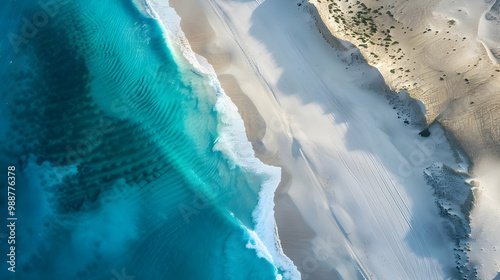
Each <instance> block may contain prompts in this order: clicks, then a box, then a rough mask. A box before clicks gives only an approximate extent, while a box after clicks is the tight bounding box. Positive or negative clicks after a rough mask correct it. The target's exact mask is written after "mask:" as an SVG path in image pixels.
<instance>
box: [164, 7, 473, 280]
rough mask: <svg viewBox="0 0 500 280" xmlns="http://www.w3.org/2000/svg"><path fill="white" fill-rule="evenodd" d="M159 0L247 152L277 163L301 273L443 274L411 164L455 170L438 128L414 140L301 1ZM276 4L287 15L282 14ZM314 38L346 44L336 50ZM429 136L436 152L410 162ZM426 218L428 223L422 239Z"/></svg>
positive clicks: (285, 232) (434, 224) (431, 218)
mask: <svg viewBox="0 0 500 280" xmlns="http://www.w3.org/2000/svg"><path fill="white" fill-rule="evenodd" d="M170 5H171V6H172V7H173V8H174V9H175V10H176V12H177V13H178V14H179V16H180V17H181V28H182V30H183V31H184V33H185V35H186V37H187V39H188V41H189V43H190V44H191V47H192V49H193V50H194V51H195V52H196V53H198V54H200V55H202V56H204V57H205V58H207V60H208V61H209V62H210V63H211V64H212V65H213V66H214V69H215V71H216V73H217V76H218V78H219V80H220V82H221V85H222V87H223V89H224V91H225V92H226V94H227V95H228V96H229V97H230V98H231V100H232V101H233V102H234V103H235V105H236V106H237V107H238V110H239V113H240V115H241V116H242V119H243V120H244V123H245V128H246V133H247V136H248V138H249V140H250V141H251V143H252V145H253V147H254V150H255V153H256V156H257V157H258V158H259V159H260V160H261V161H263V162H264V163H266V164H269V165H275V166H280V167H282V170H283V176H282V181H281V183H280V186H279V188H278V190H277V191H276V195H275V204H276V206H275V219H276V222H277V226H278V230H279V237H280V240H281V245H282V247H283V250H284V252H285V254H286V255H287V256H288V257H290V259H292V261H293V262H294V264H295V265H296V266H297V267H298V269H299V271H300V272H301V273H302V276H303V278H309V279H340V278H347V279H351V278H356V277H361V275H363V277H368V278H371V277H370V275H376V276H377V277H378V278H382V279H384V275H385V276H386V277H388V276H387V275H386V274H385V273H389V271H393V273H394V274H391V277H400V278H406V279H416V278H415V277H416V275H418V276H419V277H424V278H425V277H429V278H439V277H444V275H453V273H454V272H450V271H452V270H453V269H455V268H454V267H455V265H456V264H455V263H454V262H453V258H454V256H452V255H451V252H450V250H449V247H448V246H449V245H448V243H446V242H447V241H444V239H445V237H444V235H445V234H444V232H441V231H440V230H438V229H437V228H440V227H441V225H440V223H441V222H440V221H439V219H437V209H436V207H435V204H434V202H433V199H434V198H433V196H432V191H431V190H430V189H422V188H421V186H423V185H424V186H425V185H426V183H425V181H424V178H423V176H422V175H421V174H422V170H423V169H424V168H425V167H426V166H428V165H430V164H433V163H435V161H438V162H441V163H446V164H448V165H449V166H452V167H453V168H457V169H460V168H463V163H457V162H456V158H455V157H454V156H455V155H456V154H457V151H453V152H449V151H447V149H448V148H447V145H448V144H445V145H444V146H443V145H442V143H438V142H439V139H437V138H436V137H438V138H439V134H440V133H442V132H440V130H439V128H436V127H434V128H433V135H436V136H432V137H430V139H425V140H420V139H419V138H416V139H415V138H414V137H419V136H418V132H419V129H418V128H411V127H407V126H406V124H404V123H403V122H402V120H398V118H399V117H397V116H396V113H395V112H394V111H391V110H392V107H393V106H392V105H389V104H387V100H385V99H384V98H383V97H382V96H384V95H386V94H387V92H388V88H387V86H385V84H384V81H383V79H382V77H381V76H380V74H379V73H378V71H375V70H374V69H373V68H370V67H368V66H367V65H364V64H363V63H359V62H357V61H356V59H355V58H353V57H355V56H356V52H355V51H352V50H347V49H346V48H345V46H344V45H343V44H342V43H340V41H338V40H337V39H336V38H335V37H333V36H331V34H328V33H326V30H325V29H326V28H327V27H326V26H322V25H321V24H319V25H318V22H317V21H316V22H315V21H314V18H311V16H310V15H309V12H308V11H307V10H306V9H307V8H304V7H298V6H297V5H296V4H295V3H288V2H286V1H279V0H275V1H256V2H249V3H231V2H229V1H222V0H220V1H219V0H213V1H212V0H211V1H197V0H170ZM228 11H230V12H229V13H228ZM277 11H280V13H281V11H283V14H286V15H283V17H284V18H282V19H281V21H280V19H279V18H275V17H279V16H281V14H280V13H277ZM287 18H298V19H299V20H298V22H297V23H295V22H293V23H292V22H288V21H287ZM266 21H269V23H267V24H264V23H263V22H266ZM273 21H274V23H271V22H273ZM277 24H278V25H279V24H284V25H287V24H288V25H290V26H289V27H285V26H283V28H279V27H275V26H276V25H277ZM294 24H295V25H294ZM287 28H288V29H287ZM317 28H318V29H320V31H322V32H323V36H322V35H320V34H319V32H318V31H317ZM268 29H269V30H268ZM322 29H323V30H322ZM276 30H279V32H280V33H276V32H277V31H276ZM273 32H274V33H273ZM281 33H282V34H281ZM274 37H276V38H274ZM295 37H297V38H295ZM322 37H323V38H322ZM325 40H326V42H328V43H329V44H330V45H337V46H338V47H340V49H346V50H347V51H346V52H345V53H343V52H335V51H333V50H332V48H331V46H330V45H328V44H327V43H326V42H325ZM291 57H293V58H294V59H295V60H296V61H290V58H291ZM344 68H345V69H344ZM382 72H383V71H382ZM345 93H349V94H345ZM404 106H406V105H403V107H404ZM379 107H380V108H379ZM394 108H395V107H394ZM398 115H399V113H398ZM429 115H432V112H431V113H429ZM442 138H443V139H444V137H442ZM369 139H384V140H383V141H379V143H377V144H371V143H370V141H367V140H369ZM423 143H425V144H423ZM434 143H436V144H437V146H439V147H440V148H439V149H443V151H439V153H434V154H432V156H431V155H430V154H429V155H427V156H428V157H429V158H426V159H423V161H422V162H418V163H415V162H413V160H412V158H413V157H414V155H415V153H416V152H419V153H420V151H421V149H422V148H421V147H422V146H426V145H428V146H429V145H430V146H432V145H434ZM443 147H444V148H443ZM424 153H425V151H424ZM451 154H453V155H451ZM395 159H398V160H397V162H395ZM407 161H409V163H410V165H411V166H412V168H413V169H414V171H412V172H411V173H410V174H408V175H407V174H402V171H401V167H402V165H407ZM408 176H409V177H408ZM387 197H392V198H391V199H388V198H387ZM401 205H404V207H401ZM421 209H426V211H424V213H420V212H421ZM409 217H411V221H409V219H410V218H409ZM410 225H411V227H410ZM428 227H431V228H436V230H434V232H433V233H432V234H431V236H427V235H429V234H430V233H429V232H428V231H427V228H428ZM422 236H424V239H422V238H423V237H422ZM375 240H377V241H375ZM384 246H385V247H384ZM448 254H450V255H448ZM387 265H388V266H387ZM409 267H411V269H408V268H409ZM394 275H396V276H394Z"/></svg>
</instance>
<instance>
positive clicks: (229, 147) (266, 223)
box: [144, 0, 300, 280]
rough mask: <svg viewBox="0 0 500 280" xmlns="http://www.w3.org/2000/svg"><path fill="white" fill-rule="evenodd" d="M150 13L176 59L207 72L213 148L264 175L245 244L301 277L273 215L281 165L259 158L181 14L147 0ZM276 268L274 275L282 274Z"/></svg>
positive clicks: (289, 274)
mask: <svg viewBox="0 0 500 280" xmlns="http://www.w3.org/2000/svg"><path fill="white" fill-rule="evenodd" d="M144 2H145V6H146V7H147V10H148V12H149V13H150V15H151V16H152V17H153V18H155V19H157V20H158V22H159V24H160V25H161V26H162V28H163V31H164V34H165V36H166V41H167V45H168V46H169V47H170V50H171V51H172V52H173V54H174V58H177V59H178V60H186V61H187V62H188V63H189V64H191V65H192V67H194V68H195V69H197V70H198V71H199V72H200V73H202V74H204V75H206V77H207V78H208V79H209V82H210V84H211V86H212V87H213V88H214V90H215V93H216V96H217V101H216V104H215V110H216V111H217V112H218V118H219V119H218V121H219V123H220V125H219V131H218V132H219V135H220V137H219V139H218V141H217V143H216V145H215V147H214V149H216V150H218V151H221V152H222V153H223V154H224V155H225V156H226V157H227V158H228V159H229V160H230V161H232V162H233V163H234V164H237V165H239V166H240V167H242V168H244V169H246V170H248V171H250V172H253V173H255V174H257V175H259V176H262V177H264V178H266V180H265V181H264V182H263V183H262V185H261V189H260V192H259V202H258V204H257V207H256V209H255V210H254V211H253V213H252V216H253V219H254V223H255V224H256V225H255V230H254V231H251V230H248V229H247V230H248V232H249V234H250V241H249V243H248V244H247V247H248V248H253V249H255V250H256V251H257V255H258V256H259V257H262V258H265V259H266V260H268V261H269V262H270V263H272V264H274V265H275V266H276V267H277V268H278V269H280V270H282V271H284V275H283V276H284V278H285V279H300V273H299V271H298V269H297V267H295V265H294V264H293V262H292V261H291V260H290V259H289V258H288V257H287V256H286V255H285V254H284V253H283V250H282V248H281V245H280V242H279V239H278V235H277V227H276V221H275V219H274V210H273V208H274V192H275V191H276V188H277V187H278V184H279V183H280V181H281V168H279V167H274V166H268V165H265V164H263V163H262V162H261V161H259V160H258V159H257V158H256V157H255V155H254V151H253V147H252V145H251V143H250V142H249V141H248V139H247V136H246V132H245V126H244V123H243V120H242V119H241V116H240V115H239V113H238V108H237V107H236V105H234V103H233V102H232V101H231V99H230V98H229V97H228V96H227V95H226V94H225V93H224V90H223V89H222V88H221V86H220V83H219V81H218V79H217V76H216V74H215V71H214V69H213V67H212V66H211V65H210V64H209V63H208V61H207V60H206V59H205V58H203V57H201V56H199V55H197V54H195V53H194V52H193V51H192V49H191V46H190V45H189V42H188V41H187V39H186V37H185V35H184V33H183V32H182V30H181V28H180V17H179V16H178V15H177V14H176V13H175V11H174V9H172V8H170V7H169V5H168V1H158V0H146V1H144ZM283 276H282V275H280V274H279V273H278V272H277V279H278V280H279V279H282V277H283Z"/></svg>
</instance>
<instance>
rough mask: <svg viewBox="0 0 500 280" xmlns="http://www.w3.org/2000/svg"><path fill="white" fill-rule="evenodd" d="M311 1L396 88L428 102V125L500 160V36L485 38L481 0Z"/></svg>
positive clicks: (472, 152) (475, 153)
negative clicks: (499, 55)
mask: <svg viewBox="0 0 500 280" xmlns="http://www.w3.org/2000/svg"><path fill="white" fill-rule="evenodd" d="M309 2H310V3H312V4H313V5H314V6H315V7H316V9H317V10H316V9H312V12H313V14H316V13H319V16H320V17H321V19H322V20H323V21H324V22H326V25H327V28H328V29H329V31H330V32H331V33H332V34H333V35H334V36H336V37H338V38H341V39H343V40H346V41H349V42H351V43H353V44H354V45H356V46H357V47H359V49H360V50H361V52H362V54H363V55H364V57H365V58H366V59H367V61H368V63H369V64H371V65H373V66H375V67H377V68H378V69H379V70H380V72H381V73H382V75H383V76H384V78H385V80H386V82H387V84H388V85H389V86H391V88H392V89H394V90H396V91H398V90H400V89H405V90H407V91H408V92H409V93H410V95H411V96H412V97H414V98H417V99H419V100H421V101H422V102H424V104H425V105H426V108H427V120H428V123H432V122H433V121H434V120H438V121H439V122H440V123H442V124H443V125H444V126H445V127H446V128H448V129H450V130H451V131H452V132H453V133H454V135H455V136H456V137H457V138H458V140H459V142H460V144H461V145H462V147H463V148H464V149H465V151H466V152H467V154H468V155H469V156H470V157H471V158H472V160H473V161H474V162H475V163H477V162H478V161H479V160H480V159H482V158H483V157H484V156H485V155H491V154H494V155H496V157H497V158H500V141H499V140H500V67H499V66H498V65H497V64H496V61H492V60H491V59H490V58H491V57H492V52H491V51H490V49H491V50H493V52H495V44H496V42H494V41H492V40H494V39H495V38H490V37H491V36H489V37H487V39H484V40H483V41H480V39H483V37H485V36H486V35H484V33H485V30H486V29H487V28H490V25H491V24H488V23H484V22H483V21H484V20H483V16H482V15H483V13H484V12H486V10H487V9H486V5H485V4H484V3H482V1H448V0H446V1H445V0H442V1H434V0H422V1H420V0H419V1H396V0H368V1H361V2H362V3H363V4H364V6H363V5H361V4H362V3H360V4H359V5H356V4H355V3H356V2H359V1H354V0H349V1H332V0H330V1H320V0H310V1H309ZM363 18H364V19H363ZM321 31H322V32H324V33H328V32H327V31H325V30H321ZM492 34H493V33H492ZM326 36H328V34H327V35H326ZM479 37H481V38H479ZM485 41H486V42H487V44H489V45H492V46H493V47H492V48H490V47H488V45H487V44H483V42H485ZM485 46H486V47H485Z"/></svg>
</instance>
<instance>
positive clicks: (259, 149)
mask: <svg viewBox="0 0 500 280" xmlns="http://www.w3.org/2000/svg"><path fill="white" fill-rule="evenodd" d="M170 6H171V7H172V8H174V9H175V11H176V13H177V14H178V15H179V16H180V17H181V23H180V24H181V29H182V30H183V32H184V33H185V36H186V38H187V39H188V41H189V43H190V45H191V48H192V49H193V51H194V52H195V53H197V54H199V55H202V56H203V57H205V58H206V59H207V60H208V62H209V63H210V64H212V66H213V67H214V70H215V72H216V74H217V78H218V79H219V82H220V83H221V86H222V88H223V89H224V92H225V93H226V94H227V95H228V96H229V97H230V98H231V100H232V101H233V103H234V104H235V105H236V106H237V107H238V112H239V114H240V115H241V117H242V119H243V121H244V124H245V130H246V133H247V137H248V140H249V141H250V142H251V143H252V146H253V148H254V151H255V156H256V157H257V158H259V159H260V160H261V161H262V162H263V163H265V164H268V165H273V166H279V167H281V169H282V178H281V182H280V184H279V186H278V188H277V190H276V193H275V198H274V200H275V204H276V207H275V209H274V210H275V219H276V223H277V227H278V231H279V232H278V234H279V237H280V243H281V246H282V248H283V250H284V252H285V254H286V255H287V256H288V257H290V258H291V259H292V261H294V262H297V260H298V259H301V258H303V255H304V254H305V253H307V252H309V254H311V255H312V254H314V252H312V250H311V247H310V240H311V239H313V238H314V237H315V235H316V234H315V232H314V231H313V230H312V229H310V228H309V226H308V225H307V223H305V221H304V218H303V216H302V214H301V213H300V211H299V210H298V209H297V206H296V205H295V204H294V202H293V201H292V199H291V198H290V196H289V194H288V189H289V188H290V184H291V180H292V176H291V175H290V173H289V171H288V170H287V168H286V166H284V165H283V163H282V161H281V159H280V158H279V156H278V153H277V151H276V150H274V151H273V150H269V149H268V147H266V145H265V144H264V143H263V138H264V136H265V134H266V127H267V126H268V124H267V123H266V121H265V120H264V118H263V117H262V115H261V114H260V112H259V111H258V109H257V108H256V106H255V104H254V103H253V102H252V100H251V99H250V98H249V97H248V94H246V93H245V92H243V90H242V89H241V87H240V85H239V83H238V79H237V78H236V77H235V76H234V75H233V74H231V71H230V69H231V64H232V63H234V61H231V55H230V54H229V53H228V52H227V49H226V50H225V49H224V47H221V46H218V45H217V43H218V42H217V37H216V33H215V31H214V30H213V29H212V27H211V25H210V24H209V22H208V19H207V17H206V15H205V14H204V12H203V9H202V8H201V6H200V4H199V3H198V2H197V0H170ZM219 43H220V42H219ZM235 67H238V65H236V66H235ZM272 120H274V121H275V122H277V120H276V119H275V118H273V119H272ZM271 125H275V126H277V125H279V124H276V123H274V124H271ZM299 240H302V242H300V241H299ZM325 271H327V270H325ZM325 271H324V272H325ZM324 272H323V273H324ZM319 273H322V272H321V271H320V272H319ZM327 276H328V274H324V275H320V278H322V277H327Z"/></svg>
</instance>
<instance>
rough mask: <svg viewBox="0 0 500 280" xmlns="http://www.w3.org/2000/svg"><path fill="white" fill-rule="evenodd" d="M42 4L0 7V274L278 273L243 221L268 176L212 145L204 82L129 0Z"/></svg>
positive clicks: (210, 97) (250, 222)
mask: <svg viewBox="0 0 500 280" xmlns="http://www.w3.org/2000/svg"><path fill="white" fill-rule="evenodd" d="M47 2H50V3H52V4H54V3H55V5H54V6H52V5H47V6H44V5H41V4H40V3H47ZM40 3H39V2H38V1H27V0H18V1H11V0H9V1H7V0H6V1H5V3H2V7H1V8H0V15H1V18H2V25H1V26H0V32H1V35H2V38H1V39H0V55H1V59H0V81H1V96H2V102H1V104H0V112H1V116H0V126H1V131H0V133H1V134H0V140H1V144H0V147H1V152H0V168H2V170H4V171H5V173H6V172H7V166H12V165H14V166H15V167H16V182H17V184H16V202H17V204H16V217H18V221H17V226H16V267H15V270H16V272H15V273H12V272H10V271H8V270H7V268H8V267H9V265H8V264H6V260H7V258H6V253H8V245H7V239H6V237H7V235H5V234H3V235H2V236H1V237H2V238H0V242H1V245H0V250H1V255H2V256H3V257H2V265H1V270H0V278H1V279H30V280H31V279H35V280H36V279H117V280H122V279H133V278H131V277H124V276H135V279H136V280H140V279H276V271H277V270H276V267H275V266H274V265H273V264H272V263H270V262H268V261H267V260H266V258H262V257H259V256H258V254H257V251H256V250H255V249H253V248H249V247H248V246H247V244H249V242H251V243H255V240H251V239H252V238H251V237H250V235H249V231H247V230H246V228H248V229H250V230H253V229H254V228H255V226H256V221H255V217H253V216H252V213H253V211H254V209H255V208H256V206H257V203H258V199H259V191H260V190H261V186H262V185H264V184H265V182H266V181H267V180H269V179H270V178H269V176H270V175H269V174H267V173H265V172H264V173H262V172H260V173H256V172H254V171H251V170H249V169H248V168H246V167H244V166H241V165H239V164H238V162H235V161H234V160H233V159H232V158H231V157H229V156H227V155H226V154H224V153H223V152H221V149H219V148H217V145H220V141H223V140H221V139H223V137H221V135H220V126H221V125H222V124H221V123H220V118H221V116H220V114H221V113H220V112H218V111H217V110H215V109H214V108H215V104H216V102H217V96H216V88H214V86H213V84H212V81H210V79H209V78H208V77H207V76H206V75H204V74H202V73H200V72H198V71H197V70H196V69H193V68H191V67H190V66H189V65H188V64H186V63H184V64H183V63H179V62H178V60H176V59H175V56H174V55H173V53H172V51H171V50H169V48H168V47H167V44H166V43H165V39H164V37H163V34H162V30H161V28H160V26H159V25H158V23H157V22H156V21H155V20H154V19H152V18H150V17H148V16H147V15H144V14H142V13H141V12H140V11H139V10H138V9H137V7H136V6H135V5H134V4H133V3H132V1H131V0H115V1H98V0H81V1H77V0H74V1H72V0H64V1H62V0H61V1H59V2H56V1H54V0H53V1H49V0H46V1H42V2H40ZM0 174H2V172H0ZM5 176H6V175H5ZM4 179H5V181H6V177H4ZM4 179H1V180H4ZM4 193H6V185H4V184H2V194H4ZM0 200H1V203H0V209H1V213H2V220H4V221H5V220H6V218H7V213H6V212H7V211H4V209H7V199H6V196H5V195H2V197H1V199H0ZM2 233H3V232H2Z"/></svg>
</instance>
